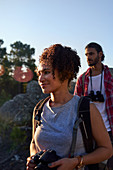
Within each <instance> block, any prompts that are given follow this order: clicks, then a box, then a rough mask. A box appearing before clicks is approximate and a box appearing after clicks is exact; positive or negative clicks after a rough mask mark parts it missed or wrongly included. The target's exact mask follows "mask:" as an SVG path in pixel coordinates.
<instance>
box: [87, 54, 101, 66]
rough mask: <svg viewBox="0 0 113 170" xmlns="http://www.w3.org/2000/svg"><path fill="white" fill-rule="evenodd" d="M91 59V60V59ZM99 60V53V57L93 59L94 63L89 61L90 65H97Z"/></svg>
mask: <svg viewBox="0 0 113 170" xmlns="http://www.w3.org/2000/svg"><path fill="white" fill-rule="evenodd" d="M89 61H90V60H89ZM98 61H99V56H98V55H97V57H96V58H95V60H94V61H93V63H89V64H88V65H89V66H95V65H96V64H97V63H98Z"/></svg>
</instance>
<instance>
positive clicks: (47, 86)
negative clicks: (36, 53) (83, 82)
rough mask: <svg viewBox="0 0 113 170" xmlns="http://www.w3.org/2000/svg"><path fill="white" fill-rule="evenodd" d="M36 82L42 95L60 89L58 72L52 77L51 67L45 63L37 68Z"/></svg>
mask: <svg viewBox="0 0 113 170" xmlns="http://www.w3.org/2000/svg"><path fill="white" fill-rule="evenodd" d="M37 74H38V82H39V85H40V87H41V89H42V92H43V93H46V94H49V93H52V92H53V93H54V92H55V91H57V90H59V89H60V88H61V85H62V83H61V81H60V80H59V78H58V72H57V70H55V75H54V77H53V74H52V67H51V65H49V64H48V63H47V62H45V63H40V64H39V67H38V72H37Z"/></svg>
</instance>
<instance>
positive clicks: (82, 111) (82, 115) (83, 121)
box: [34, 96, 94, 157]
mask: <svg viewBox="0 0 113 170" xmlns="http://www.w3.org/2000/svg"><path fill="white" fill-rule="evenodd" d="M49 98H50V96H48V97H47V98H44V99H42V100H40V101H39V102H38V103H37V105H36V107H35V109H34V119H35V120H37V125H38V126H40V124H41V113H42V110H43V106H44V104H45V103H46V102H47V101H48V99H49ZM37 125H36V126H37ZM78 126H79V127H80V130H81V133H82V136H83V142H84V146H85V150H86V152H87V153H90V152H92V151H93V149H94V148H93V146H94V140H93V136H92V130H91V122H90V100H89V98H87V97H86V96H82V97H80V99H79V102H78V109H77V120H76V121H75V123H74V127H73V142H72V147H71V157H73V153H74V147H75V144H76V142H75V140H76V139H75V138H76V133H77V128H78Z"/></svg>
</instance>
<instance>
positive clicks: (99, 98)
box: [88, 90, 104, 102]
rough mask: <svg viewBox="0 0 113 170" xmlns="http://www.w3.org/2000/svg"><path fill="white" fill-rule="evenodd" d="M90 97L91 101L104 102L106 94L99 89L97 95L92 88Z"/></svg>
mask: <svg viewBox="0 0 113 170" xmlns="http://www.w3.org/2000/svg"><path fill="white" fill-rule="evenodd" d="M88 97H89V98H90V99H91V101H95V102H96V101H98V102H104V96H103V94H101V91H97V92H96V95H95V94H94V91H93V90H91V91H90V93H89V95H88Z"/></svg>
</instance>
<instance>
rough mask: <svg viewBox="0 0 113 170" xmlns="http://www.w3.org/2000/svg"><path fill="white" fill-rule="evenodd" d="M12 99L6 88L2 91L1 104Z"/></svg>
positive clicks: (0, 95) (0, 94)
mask: <svg viewBox="0 0 113 170" xmlns="http://www.w3.org/2000/svg"><path fill="white" fill-rule="evenodd" d="M10 99H11V95H10V94H7V93H6V92H5V90H4V89H2V90H1V93H0V106H2V105H3V104H4V103H5V102H6V101H8V100H10Z"/></svg>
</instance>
